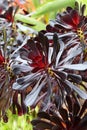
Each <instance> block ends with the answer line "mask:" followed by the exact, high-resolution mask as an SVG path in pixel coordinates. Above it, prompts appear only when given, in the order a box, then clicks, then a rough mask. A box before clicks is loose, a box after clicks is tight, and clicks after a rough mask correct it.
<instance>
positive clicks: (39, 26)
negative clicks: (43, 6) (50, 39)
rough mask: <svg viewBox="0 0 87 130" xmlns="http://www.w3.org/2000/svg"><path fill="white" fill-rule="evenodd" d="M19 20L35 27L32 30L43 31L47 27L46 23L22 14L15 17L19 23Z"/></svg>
mask: <svg viewBox="0 0 87 130" xmlns="http://www.w3.org/2000/svg"><path fill="white" fill-rule="evenodd" d="M17 20H18V21H21V22H23V23H26V24H30V25H33V26H32V27H31V28H32V29H35V30H37V31H40V30H43V29H45V27H46V25H45V24H44V23H42V22H40V21H38V20H36V19H35V18H31V17H28V16H24V15H22V14H16V15H15V21H17Z"/></svg>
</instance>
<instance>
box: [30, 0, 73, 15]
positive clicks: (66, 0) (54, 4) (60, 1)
mask: <svg viewBox="0 0 87 130" xmlns="http://www.w3.org/2000/svg"><path fill="white" fill-rule="evenodd" d="M74 4H75V0H54V1H50V2H48V3H46V4H44V5H42V6H41V7H39V8H38V9H37V10H36V11H35V12H34V13H33V14H32V16H33V17H38V16H40V15H43V14H46V13H49V12H52V11H55V10H57V9H58V10H59V9H62V8H65V7H67V6H69V5H70V6H71V7H74Z"/></svg>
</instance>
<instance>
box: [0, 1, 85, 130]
mask: <svg viewBox="0 0 87 130" xmlns="http://www.w3.org/2000/svg"><path fill="white" fill-rule="evenodd" d="M84 10H85V5H80V6H79V4H78V3H76V4H75V8H74V9H73V8H71V7H67V8H66V11H64V12H62V13H58V14H57V16H56V19H55V20H51V21H50V23H49V25H47V27H46V30H41V31H40V32H38V34H37V33H36V31H35V32H34V31H33V34H31V37H30V36H29V34H30V32H31V30H30V32H29V33H28V34H25V33H24V32H21V30H20V26H21V27H24V26H23V25H22V23H20V22H19V21H18V22H15V19H14V16H15V13H16V11H17V9H16V8H15V9H14V8H13V6H10V7H9V8H8V9H7V10H6V11H5V12H4V13H2V11H1V14H0V24H1V27H0V76H1V79H0V116H1V117H3V119H5V117H6V110H7V109H8V108H10V109H11V110H12V112H13V114H16V113H18V115H22V114H25V113H27V112H28V107H29V106H30V107H31V108H34V107H35V106H36V105H38V106H39V109H40V111H41V112H40V113H39V114H38V117H37V119H36V120H34V121H32V124H33V126H34V129H35V130H45V129H49V130H73V129H74V130H82V129H84V130H86V129H87V123H86V122H87V114H85V110H86V109H87V43H86V42H87V23H86V21H87V17H86V16H84ZM29 29H30V28H29ZM83 101H84V103H82V102H83ZM82 104H83V105H82ZM6 118H7V117H6Z"/></svg>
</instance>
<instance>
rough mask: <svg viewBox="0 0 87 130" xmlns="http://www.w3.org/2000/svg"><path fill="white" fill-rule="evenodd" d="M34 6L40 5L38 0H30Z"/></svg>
mask: <svg viewBox="0 0 87 130" xmlns="http://www.w3.org/2000/svg"><path fill="white" fill-rule="evenodd" d="M32 1H33V4H34V6H35V7H36V8H37V7H38V6H40V0H32Z"/></svg>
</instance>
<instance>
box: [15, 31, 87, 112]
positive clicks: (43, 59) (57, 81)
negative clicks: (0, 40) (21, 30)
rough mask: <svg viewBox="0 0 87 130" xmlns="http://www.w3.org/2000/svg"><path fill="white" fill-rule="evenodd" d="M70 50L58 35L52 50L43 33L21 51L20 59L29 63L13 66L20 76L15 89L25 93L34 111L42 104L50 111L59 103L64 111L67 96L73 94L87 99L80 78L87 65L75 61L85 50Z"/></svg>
mask: <svg viewBox="0 0 87 130" xmlns="http://www.w3.org/2000/svg"><path fill="white" fill-rule="evenodd" d="M66 49H67V48H66V47H65V44H64V42H63V41H62V39H60V38H58V35H57V34H56V33H54V35H53V45H52V46H50V44H49V40H48V38H47V37H46V36H44V35H43V33H42V32H40V33H39V34H38V35H37V37H35V38H32V39H29V40H27V43H26V44H25V45H24V46H23V47H22V48H21V49H20V50H19V51H18V53H19V55H20V59H22V60H24V61H26V63H23V62H22V63H21V64H19V63H17V64H14V65H13V71H14V73H15V74H18V75H19V76H18V78H17V79H16V82H14V84H13V89H14V90H21V91H24V93H25V100H24V103H25V104H26V105H27V106H31V107H34V106H36V105H37V104H38V102H40V101H41V102H42V103H41V108H42V109H43V110H47V109H49V108H50V107H51V106H52V105H54V102H55V101H56V104H57V107H60V106H61V105H62V103H63V102H64V99H65V97H66V95H67V94H71V93H72V92H74V93H76V95H77V98H78V95H79V96H80V97H81V98H83V99H87V93H86V92H85V90H86V86H85V85H84V84H83V82H82V77H81V75H79V74H78V72H79V71H85V70H86V69H87V62H86V61H84V62H83V63H80V62H78V63H75V61H74V60H75V58H76V57H78V55H80V54H81V53H82V47H81V46H79V45H77V46H73V47H72V48H70V49H68V50H67V51H66ZM73 61H74V62H73ZM25 68H26V69H25ZM21 73H22V75H21ZM81 85H82V87H83V90H82V89H81V88H80V87H81Z"/></svg>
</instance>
